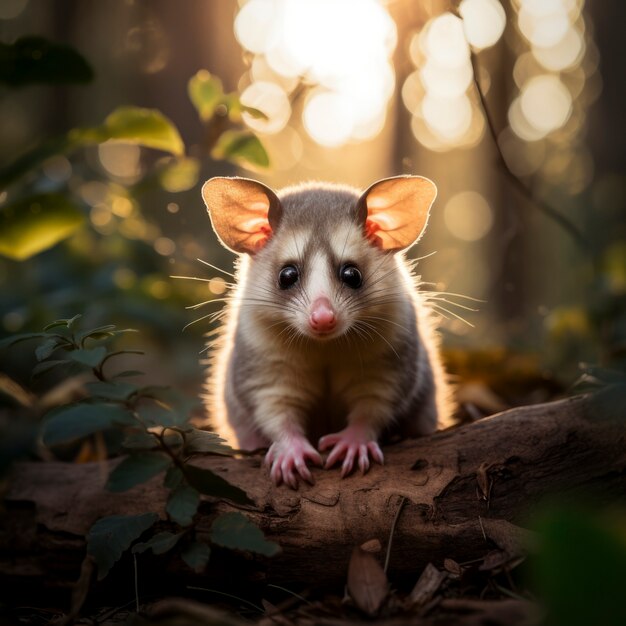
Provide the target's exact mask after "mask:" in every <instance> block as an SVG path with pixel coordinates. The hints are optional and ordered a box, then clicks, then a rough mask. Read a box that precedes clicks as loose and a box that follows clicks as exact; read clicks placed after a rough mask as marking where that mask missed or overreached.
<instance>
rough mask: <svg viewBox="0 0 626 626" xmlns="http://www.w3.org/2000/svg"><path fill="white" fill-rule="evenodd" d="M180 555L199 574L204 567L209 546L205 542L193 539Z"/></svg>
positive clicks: (207, 560) (209, 554)
mask: <svg viewBox="0 0 626 626" xmlns="http://www.w3.org/2000/svg"><path fill="white" fill-rule="evenodd" d="M180 556H181V558H182V559H183V561H185V563H187V565H188V566H189V567H190V568H191V569H192V570H193V571H194V572H196V573H198V574H199V573H201V572H203V571H204V570H205V569H206V566H207V563H208V562H209V557H210V556H211V548H209V546H208V545H207V544H206V543H200V542H199V541H194V542H193V543H192V544H190V545H188V546H187V547H186V548H185V549H184V550H183V551H182V552H181V555H180Z"/></svg>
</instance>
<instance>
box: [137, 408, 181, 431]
mask: <svg viewBox="0 0 626 626" xmlns="http://www.w3.org/2000/svg"><path fill="white" fill-rule="evenodd" d="M137 413H138V414H139V417H140V418H141V420H142V421H143V422H144V423H146V424H147V425H148V426H176V425H177V424H178V423H179V422H180V421H181V418H180V416H179V415H177V414H176V413H175V412H174V411H172V410H171V409H169V408H167V407H164V406H160V405H159V404H156V403H153V402H151V403H150V404H141V405H140V406H138V407H137Z"/></svg>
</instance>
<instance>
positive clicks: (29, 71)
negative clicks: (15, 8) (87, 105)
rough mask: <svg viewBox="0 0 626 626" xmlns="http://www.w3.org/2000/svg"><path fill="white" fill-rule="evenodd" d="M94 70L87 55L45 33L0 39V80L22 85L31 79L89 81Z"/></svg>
mask: <svg viewBox="0 0 626 626" xmlns="http://www.w3.org/2000/svg"><path fill="white" fill-rule="evenodd" d="M92 79H93V70H92V69H91V66H90V65H89V63H87V61H86V60H85V58H84V57H83V56H82V55H80V54H79V53H78V52H77V51H76V50H74V49H73V48H70V47H69V46H66V45H64V44H58V43H52V42H51V41H48V40H47V39H44V38H43V37H21V38H20V39H18V40H17V41H16V42H15V43H12V44H5V43H1V42H0V83H4V84H5V85H9V86H10V87H22V86H23V85H28V84H31V83H50V84H63V83H87V82H89V81H91V80H92Z"/></svg>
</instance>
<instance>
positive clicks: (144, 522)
mask: <svg viewBox="0 0 626 626" xmlns="http://www.w3.org/2000/svg"><path fill="white" fill-rule="evenodd" d="M158 518H159V516H158V515H157V514H156V513H143V514H142V515H109V516H108V517H102V518H101V519H99V520H98V521H97V522H96V523H95V524H94V525H93V526H92V527H91V529H90V530H89V533H88V534H87V553H88V554H90V555H91V556H92V557H93V559H94V561H95V562H96V565H97V567H98V580H102V579H103V578H104V577H105V576H106V575H107V574H108V573H109V570H110V569H111V568H112V567H113V566H114V565H115V563H117V562H118V561H119V560H120V558H121V556H122V554H124V552H125V551H126V550H128V548H130V546H131V544H132V543H133V541H135V540H136V539H138V538H139V537H140V536H141V535H142V534H143V533H144V532H145V531H146V530H148V528H150V527H151V526H152V525H153V524H154V523H155V522H156V521H157V519H158Z"/></svg>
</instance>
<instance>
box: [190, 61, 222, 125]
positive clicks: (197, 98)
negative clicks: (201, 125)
mask: <svg viewBox="0 0 626 626" xmlns="http://www.w3.org/2000/svg"><path fill="white" fill-rule="evenodd" d="M187 94H188V95H189V99H190V100H191V102H192V103H193V105H194V107H196V111H198V115H199V116H200V119H201V120H202V121H203V122H208V121H209V120H210V119H211V118H212V117H213V115H215V109H216V108H217V107H218V105H220V104H221V103H222V101H223V99H224V88H223V86H222V81H221V80H220V79H219V78H218V77H217V76H213V75H212V74H211V73H210V72H208V71H207V70H200V71H199V72H198V73H197V74H196V75H195V76H192V77H191V79H190V80H189V83H188V84H187Z"/></svg>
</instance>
